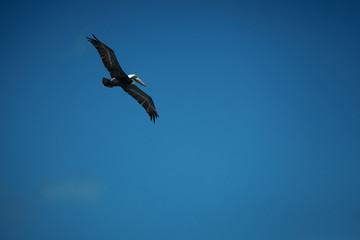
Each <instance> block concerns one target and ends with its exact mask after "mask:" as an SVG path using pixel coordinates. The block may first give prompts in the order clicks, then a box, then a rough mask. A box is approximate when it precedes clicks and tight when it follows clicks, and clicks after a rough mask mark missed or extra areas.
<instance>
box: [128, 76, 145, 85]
mask: <svg viewBox="0 0 360 240" xmlns="http://www.w3.org/2000/svg"><path fill="white" fill-rule="evenodd" d="M128 77H129V78H130V79H131V80H132V83H133V84H134V83H135V82H138V83H140V84H141V85H143V86H145V87H147V85H146V84H145V83H144V82H143V81H141V80H140V78H138V77H137V76H136V75H135V74H130V75H128Z"/></svg>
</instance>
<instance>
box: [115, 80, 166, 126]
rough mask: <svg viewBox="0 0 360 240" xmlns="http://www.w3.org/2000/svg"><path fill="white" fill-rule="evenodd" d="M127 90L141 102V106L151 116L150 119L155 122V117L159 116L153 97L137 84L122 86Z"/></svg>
mask: <svg viewBox="0 0 360 240" xmlns="http://www.w3.org/2000/svg"><path fill="white" fill-rule="evenodd" d="M121 87H122V89H124V91H125V92H127V93H128V94H129V95H130V96H132V97H133V98H135V100H136V101H137V102H138V103H140V105H141V106H143V108H144V109H145V110H146V112H147V113H148V114H149V116H150V120H152V121H154V122H155V118H157V117H159V115H158V114H157V112H156V109H155V104H154V102H153V100H152V99H151V97H150V96H149V95H147V94H146V93H144V92H143V91H141V90H140V88H138V87H137V86H135V84H129V85H125V86H121Z"/></svg>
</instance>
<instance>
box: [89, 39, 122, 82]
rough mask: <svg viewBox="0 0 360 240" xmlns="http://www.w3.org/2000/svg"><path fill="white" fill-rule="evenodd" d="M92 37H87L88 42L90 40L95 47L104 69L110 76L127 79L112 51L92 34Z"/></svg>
mask: <svg viewBox="0 0 360 240" xmlns="http://www.w3.org/2000/svg"><path fill="white" fill-rule="evenodd" d="M93 37H94V38H89V37H87V39H88V40H89V42H91V44H92V45H94V47H95V48H96V50H97V51H98V52H99V54H100V57H101V60H102V62H103V63H104V65H105V67H106V69H107V70H108V71H109V73H110V76H111V77H112V78H125V79H127V75H126V74H125V72H124V71H123V70H122V68H121V67H120V64H119V63H118V61H117V59H116V57H115V53H114V51H113V50H112V49H111V48H109V47H108V46H106V45H105V44H103V43H102V42H100V40H99V39H97V38H96V37H95V36H94V34H93Z"/></svg>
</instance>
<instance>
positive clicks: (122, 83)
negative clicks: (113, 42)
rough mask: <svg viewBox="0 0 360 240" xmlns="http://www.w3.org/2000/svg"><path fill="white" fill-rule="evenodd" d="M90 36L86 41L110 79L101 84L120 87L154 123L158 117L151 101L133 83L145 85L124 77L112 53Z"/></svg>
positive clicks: (131, 75) (135, 79) (126, 76)
mask: <svg viewBox="0 0 360 240" xmlns="http://www.w3.org/2000/svg"><path fill="white" fill-rule="evenodd" d="M92 36H93V37H94V38H89V37H87V39H88V41H89V42H90V43H91V44H92V45H93V46H94V47H95V48H96V50H97V51H98V53H99V54H100V57H101V60H102V62H103V63H104V66H105V67H106V69H107V70H108V71H109V73H110V76H111V79H108V78H103V79H102V84H103V85H104V86H105V87H108V88H112V87H115V86H118V87H121V88H122V89H123V90H124V91H125V92H127V93H128V94H129V95H130V96H132V97H133V98H135V100H136V101H137V102H138V103H140V105H141V106H143V108H144V109H145V110H146V112H147V113H148V114H149V116H150V120H152V121H154V123H155V119H156V118H157V117H159V115H158V113H157V111H156V108H155V104H154V102H153V100H152V99H151V97H150V96H149V95H147V94H146V93H144V92H143V91H141V90H140V89H139V88H138V87H137V86H136V85H135V83H140V84H141V85H143V86H145V87H147V86H146V84H145V83H144V82H143V81H141V80H140V78H138V77H137V76H136V75H135V74H130V75H126V74H125V72H124V71H123V70H122V68H121V67H120V64H119V63H118V61H117V59H116V57H115V53H114V51H113V50H111V48H109V47H108V46H106V45H105V44H103V43H102V42H100V40H99V39H97V38H96V37H95V36H94V34H93V35H92Z"/></svg>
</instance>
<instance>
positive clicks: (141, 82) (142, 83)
mask: <svg viewBox="0 0 360 240" xmlns="http://www.w3.org/2000/svg"><path fill="white" fill-rule="evenodd" d="M137 80H138V82H139V83H140V84H141V85H143V86H144V87H147V85H146V84H145V83H144V82H143V81H141V80H140V79H139V78H138V79H137Z"/></svg>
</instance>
